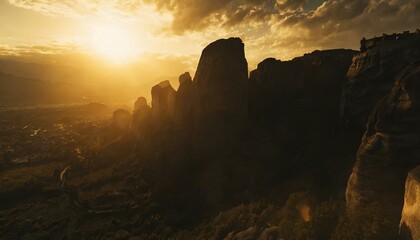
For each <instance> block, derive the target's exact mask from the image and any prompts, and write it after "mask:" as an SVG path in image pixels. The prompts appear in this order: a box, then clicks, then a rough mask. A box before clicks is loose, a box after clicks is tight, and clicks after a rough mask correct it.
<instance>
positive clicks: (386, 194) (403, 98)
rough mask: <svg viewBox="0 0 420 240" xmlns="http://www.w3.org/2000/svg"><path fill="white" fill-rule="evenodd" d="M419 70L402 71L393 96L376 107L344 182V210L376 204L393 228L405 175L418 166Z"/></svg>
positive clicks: (419, 138)
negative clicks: (346, 180) (350, 171)
mask: <svg viewBox="0 0 420 240" xmlns="http://www.w3.org/2000/svg"><path fill="white" fill-rule="evenodd" d="M419 97H420V64H418V63H417V64H414V65H412V66H410V67H408V68H406V69H405V70H403V71H402V72H401V73H400V74H399V75H398V76H397V77H396V79H395V84H394V87H393V88H392V91H391V92H390V93H389V94H388V95H386V96H385V97H384V98H383V99H382V100H381V101H380V102H379V103H378V104H377V106H376V107H375V109H374V110H373V112H372V114H371V115H370V117H369V121H368V124H367V129H366V132H365V134H364V136H363V139H362V143H361V145H360V148H359V150H358V152H357V159H356V163H355V165H354V168H353V172H352V174H351V176H350V178H349V181H348V186H347V191H346V199H347V208H348V209H349V210H350V211H352V210H357V209H363V208H364V207H367V206H368V205H369V204H373V203H377V204H379V205H380V206H381V209H382V210H383V214H384V215H385V216H387V217H389V218H390V219H391V220H392V221H393V223H394V225H396V224H398V221H399V217H400V213H401V209H402V206H403V200H404V182H405V178H406V176H407V173H408V172H409V170H411V169H412V168H413V167H414V166H416V165H418V164H420V160H419V156H420V150H419V148H418V146H419V144H420V104H419V102H418V98H419Z"/></svg>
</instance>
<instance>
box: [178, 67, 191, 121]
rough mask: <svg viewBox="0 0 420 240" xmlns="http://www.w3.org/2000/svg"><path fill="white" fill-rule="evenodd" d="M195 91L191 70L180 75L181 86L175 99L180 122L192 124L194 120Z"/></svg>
mask: <svg viewBox="0 0 420 240" xmlns="http://www.w3.org/2000/svg"><path fill="white" fill-rule="evenodd" d="M194 103H195V91H194V87H193V83H192V79H191V76H190V73H189V72H185V73H183V74H182V75H181V76H179V87H178V91H177V92H176V99H175V116H176V120H177V122H178V124H185V125H187V126H191V124H192V122H193V117H194V116H193V113H194Z"/></svg>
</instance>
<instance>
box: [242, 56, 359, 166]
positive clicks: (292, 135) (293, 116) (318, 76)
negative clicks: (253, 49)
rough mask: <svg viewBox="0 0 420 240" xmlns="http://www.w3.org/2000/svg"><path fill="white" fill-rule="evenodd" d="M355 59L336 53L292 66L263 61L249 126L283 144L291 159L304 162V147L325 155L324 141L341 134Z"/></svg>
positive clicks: (253, 83)
mask: <svg viewBox="0 0 420 240" xmlns="http://www.w3.org/2000/svg"><path fill="white" fill-rule="evenodd" d="M355 53H356V51H353V50H343V49H338V50H327V51H315V52H313V53H310V54H305V55H304V56H302V57H298V58H295V59H293V60H291V61H280V60H276V59H274V58H268V59H265V60H264V61H262V62H261V63H260V64H258V68H257V69H256V70H254V71H252V72H251V74H250V79H249V112H250V113H249V116H250V118H251V121H252V122H253V123H256V124H258V125H259V126H262V128H263V129H265V130H266V132H267V133H268V134H269V135H270V136H271V137H274V138H277V139H280V141H281V145H280V146H281V147H283V148H284V149H286V150H285V151H288V152H290V155H289V156H290V157H291V158H295V157H296V158H301V156H302V154H303V152H302V146H305V151H306V152H312V153H311V154H310V155H315V152H318V153H322V152H324V153H325V151H324V149H323V148H324V147H325V146H327V145H328V144H325V141H333V139H334V138H333V136H334V134H336V132H337V128H338V123H339V106H340V96H341V91H342V85H343V83H344V81H345V74H346V72H347V69H348V67H349V65H350V63H351V59H352V57H353V55H354V54H355ZM314 151H315V152H314ZM310 158H312V160H311V161H312V162H317V161H318V160H316V159H315V158H314V157H313V156H311V157H310ZM308 159H309V158H308ZM290 162H292V161H290Z"/></svg>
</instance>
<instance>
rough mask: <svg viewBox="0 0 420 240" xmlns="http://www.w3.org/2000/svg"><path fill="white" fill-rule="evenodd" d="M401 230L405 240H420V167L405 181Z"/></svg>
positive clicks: (411, 172)
mask: <svg viewBox="0 0 420 240" xmlns="http://www.w3.org/2000/svg"><path fill="white" fill-rule="evenodd" d="M400 228H401V230H400V233H401V235H402V237H403V239H407V240H408V239H420V166H418V167H416V168H415V169H413V170H411V171H410V172H409V173H408V175H407V180H406V181H405V194H404V207H403V210H402V214H401V223H400Z"/></svg>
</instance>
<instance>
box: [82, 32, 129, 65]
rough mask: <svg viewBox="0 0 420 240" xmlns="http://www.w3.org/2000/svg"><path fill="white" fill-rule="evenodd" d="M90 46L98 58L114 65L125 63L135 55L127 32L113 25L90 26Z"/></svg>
mask: <svg viewBox="0 0 420 240" xmlns="http://www.w3.org/2000/svg"><path fill="white" fill-rule="evenodd" d="M90 46H91V48H92V50H93V51H94V52H95V53H96V54H98V55H99V56H100V57H102V58H104V59H105V60H108V61H111V62H114V63H122V62H126V61H128V60H130V59H133V58H134V57H135V55H136V52H135V51H134V49H135V46H134V40H133V38H132V36H131V35H130V34H129V32H128V31H125V30H124V28H121V27H117V26H113V25H105V24H104V25H94V26H92V36H91V42H90Z"/></svg>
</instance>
